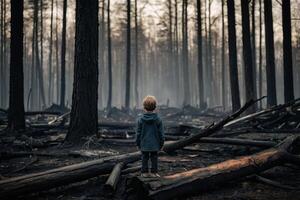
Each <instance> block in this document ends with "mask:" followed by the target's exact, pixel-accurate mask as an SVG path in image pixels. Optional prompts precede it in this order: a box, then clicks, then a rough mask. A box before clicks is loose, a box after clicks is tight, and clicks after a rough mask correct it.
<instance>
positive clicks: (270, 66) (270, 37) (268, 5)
mask: <svg viewBox="0 0 300 200" xmlns="http://www.w3.org/2000/svg"><path fill="white" fill-rule="evenodd" d="M264 5H265V37H266V39H265V41H266V70H267V96H268V97H267V106H268V107H271V106H274V105H276V104H277V97H276V77H275V56H274V31H273V14H272V0H264Z"/></svg>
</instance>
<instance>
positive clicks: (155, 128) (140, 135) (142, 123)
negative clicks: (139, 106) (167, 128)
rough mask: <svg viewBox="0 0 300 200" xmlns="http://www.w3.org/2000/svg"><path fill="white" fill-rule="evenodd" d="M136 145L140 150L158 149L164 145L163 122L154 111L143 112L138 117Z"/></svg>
mask: <svg viewBox="0 0 300 200" xmlns="http://www.w3.org/2000/svg"><path fill="white" fill-rule="evenodd" d="M136 145H137V146H138V147H139V148H140V150H141V151H159V150H160V149H161V148H162V146H163V145H164V129H163V124H162V120H161V119H160V117H159V116H158V115H157V114H156V113H144V114H143V116H142V117H140V118H139V119H138V121H137V129H136Z"/></svg>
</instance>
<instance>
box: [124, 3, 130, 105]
mask: <svg viewBox="0 0 300 200" xmlns="http://www.w3.org/2000/svg"><path fill="white" fill-rule="evenodd" d="M130 13H131V3H130V0H127V41H126V83H125V108H126V109H127V110H128V109H129V108H130V74H131V66H130V65H131V64H130V58H131V25H130V22H131V17H130Z"/></svg>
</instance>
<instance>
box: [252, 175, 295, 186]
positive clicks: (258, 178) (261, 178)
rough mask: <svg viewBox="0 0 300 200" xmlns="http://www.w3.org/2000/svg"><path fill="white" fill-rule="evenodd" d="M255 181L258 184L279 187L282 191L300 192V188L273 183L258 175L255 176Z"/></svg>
mask: <svg viewBox="0 0 300 200" xmlns="http://www.w3.org/2000/svg"><path fill="white" fill-rule="evenodd" d="M254 179H255V180H256V181H258V182H261V183H265V184H267V185H270V186H273V187H277V188H281V189H286V190H299V189H300V187H294V186H290V185H283V184H281V183H279V182H277V181H273V180H271V179H268V178H265V177H262V176H258V175H255V176H254Z"/></svg>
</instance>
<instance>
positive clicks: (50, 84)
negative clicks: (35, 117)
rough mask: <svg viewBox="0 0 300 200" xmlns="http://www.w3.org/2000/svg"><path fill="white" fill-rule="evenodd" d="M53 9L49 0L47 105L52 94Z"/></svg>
mask: <svg viewBox="0 0 300 200" xmlns="http://www.w3.org/2000/svg"><path fill="white" fill-rule="evenodd" d="M53 9H54V0H51V14H50V15H51V16H50V39H49V58H48V62H49V64H48V67H49V72H48V73H49V75H48V78H49V83H48V104H49V105H50V104H51V101H52V98H53V93H52V80H53V79H52V76H53V74H52V52H53V50H52V49H53Z"/></svg>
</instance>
